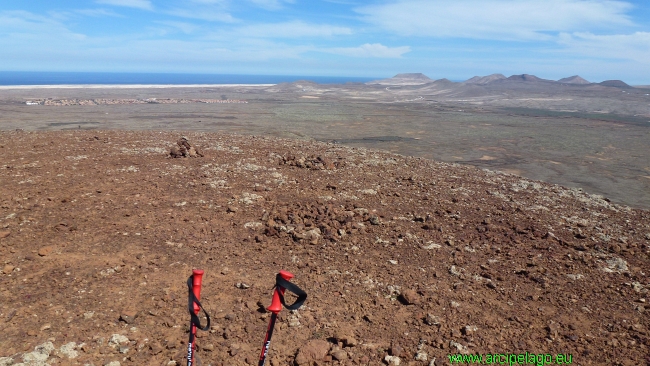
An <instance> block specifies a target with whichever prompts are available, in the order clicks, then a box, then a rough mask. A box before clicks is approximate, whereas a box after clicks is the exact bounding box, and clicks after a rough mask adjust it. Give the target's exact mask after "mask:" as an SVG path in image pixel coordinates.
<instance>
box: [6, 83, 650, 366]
mask: <svg viewBox="0 0 650 366" xmlns="http://www.w3.org/2000/svg"><path fill="white" fill-rule="evenodd" d="M490 80H491V81H490ZM570 80H572V81H573V82H574V83H566V82H565V83H558V82H550V81H544V80H539V79H536V78H533V77H531V76H526V75H524V76H518V77H514V78H509V79H506V78H505V77H503V78H499V77H496V78H495V77H488V78H487V79H484V78H478V80H474V81H473V82H471V83H463V84H460V83H451V82H449V81H445V80H439V81H435V82H434V81H430V80H428V79H425V78H424V77H422V76H419V75H407V76H406V77H404V76H403V77H397V78H393V79H392V80H384V81H381V82H377V83H373V84H368V85H354V84H350V85H338V86H335V85H316V84H313V83H309V82H296V83H292V84H283V85H273V86H228V87H226V86H199V87H186V88H180V87H169V88H152V87H149V88H145V87H140V88H133V87H130V88H127V87H120V88H118V87H115V88H95V87H88V86H87V87H83V88H81V87H79V88H31V89H30V88H26V89H20V88H13V89H11V88H6V89H4V90H2V91H0V95H1V98H0V100H1V101H0V110H1V111H0V126H1V130H2V131H0V152H2V154H1V155H0V156H1V158H0V258H2V261H1V263H0V270H1V273H0V365H16V364H17V365H39V366H45V365H76V364H83V365H109V366H119V365H142V364H146V365H166V366H173V365H180V364H184V363H186V362H185V361H184V357H185V356H186V353H187V351H186V350H187V324H188V321H189V317H188V313H187V287H186V285H185V281H186V279H187V277H188V276H189V275H190V273H191V270H192V268H201V269H204V270H205V277H204V284H203V290H202V298H201V301H202V302H203V304H204V306H205V308H206V309H207V310H208V312H209V313H210V314H212V316H213V324H212V328H211V330H210V331H209V332H200V333H199V337H198V341H197V342H198V349H197V355H198V356H199V357H200V359H201V360H202V361H203V363H202V364H203V365H220V366H240V365H242V366H243V365H256V364H257V357H258V355H259V350H260V347H261V343H262V340H263V336H264V332H265V330H266V325H267V322H268V317H269V313H268V312H267V311H265V310H264V307H265V306H268V305H269V302H270V295H271V293H272V286H273V279H274V276H275V274H276V273H277V271H278V270H280V269H286V270H289V271H290V272H292V273H294V274H295V275H296V277H295V279H294V282H295V283H296V284H298V285H299V286H300V287H301V288H303V289H305V290H306V291H307V293H308V294H309V297H308V299H307V301H306V302H305V305H304V306H303V307H302V308H301V309H300V310H298V311H293V312H289V311H283V312H281V313H280V317H279V320H278V325H277V326H276V333H275V335H274V339H273V342H272V344H271V350H270V352H269V358H270V362H269V363H268V364H269V365H270V366H286V365H297V366H314V365H322V366H329V365H332V366H343V365H345V366H353V365H355V366H356V365H363V366H370V365H373V366H374V365H380V364H387V365H407V366H441V365H447V364H452V358H453V357H456V356H457V357H463V356H468V355H470V354H471V355H475V354H483V355H487V354H503V355H505V354H513V355H515V356H516V357H518V355H523V354H525V353H529V354H534V355H535V357H538V356H539V357H542V358H544V360H541V359H537V361H538V362H537V364H540V362H539V361H544V362H545V361H546V355H547V354H548V357H553V358H554V359H555V357H556V356H558V357H559V355H562V358H563V359H564V360H567V361H568V359H567V358H570V359H571V362H572V364H574V365H603V366H604V365H607V366H609V365H616V366H632V365H643V364H646V363H647V362H648V361H649V360H650V359H649V355H650V318H648V316H647V315H648V311H647V310H646V308H647V306H648V305H647V301H648V293H649V290H650V281H649V280H648V276H647V274H648V273H649V272H650V267H649V266H648V260H649V258H650V211H648V210H647V209H640V208H643V207H645V208H647V207H648V205H649V203H648V191H649V190H648V180H649V179H648V178H647V176H648V175H649V172H648V169H649V168H648V159H647V156H648V149H649V146H650V144H649V141H648V139H649V134H648V125H649V124H648V122H647V121H648V119H649V118H650V115H649V113H648V101H647V99H648V98H649V96H648V95H646V94H649V93H648V91H646V90H643V89H635V88H631V87H627V86H625V85H621V83H619V82H608V83H605V85H603V84H575V82H576V81H578V82H580V79H576V78H573V79H570ZM612 85H613V86H612ZM183 135H184V136H186V137H187V139H188V140H189V141H190V142H191V144H192V145H193V146H195V147H198V148H199V149H200V151H201V152H202V154H197V156H196V157H191V158H178V159H174V158H171V157H170V156H169V155H170V154H169V152H170V148H172V147H173V146H175V145H176V144H177V141H179V139H180V138H181V136H183ZM316 140H320V141H316ZM180 141H181V144H180V145H183V143H185V142H186V141H184V140H180ZM180 145H179V148H180ZM346 145H349V146H346ZM361 147H365V148H361ZM366 148H374V149H377V150H369V149H366ZM379 149H384V150H388V151H392V152H398V153H401V154H403V155H414V156H415V157H414V156H403V155H398V154H393V153H391V152H385V151H380V150H379ZM176 151H179V150H176ZM189 151H196V150H192V149H190V150H189ZM422 157H428V158H432V159H433V160H430V159H423V158H422ZM434 160H438V161H434ZM440 161H442V162H440ZM456 163H461V164H456ZM463 164H467V165H463ZM471 165H475V166H477V167H478V168H476V167H473V166H471ZM485 168H488V169H485ZM495 170H502V171H504V172H506V173H501V172H497V171H495ZM508 173H516V174H519V175H521V176H518V175H515V174H508ZM526 177H530V178H534V179H539V180H546V181H548V182H551V183H561V185H557V184H549V183H546V182H542V181H539V180H537V181H535V180H530V179H527V178H526ZM566 186H572V187H583V189H584V191H585V192H581V190H580V189H578V188H567V187H566ZM594 193H599V194H602V195H597V194H594ZM619 203H623V204H626V205H631V206H633V207H632V208H630V207H629V206H626V205H622V204H619ZM504 357H505V356H504ZM558 359H559V358H558ZM558 359H556V360H558ZM542 363H543V362H542ZM547 364H549V363H547Z"/></svg>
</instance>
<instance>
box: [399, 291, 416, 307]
mask: <svg viewBox="0 0 650 366" xmlns="http://www.w3.org/2000/svg"><path fill="white" fill-rule="evenodd" d="M399 299H400V301H401V302H402V303H404V305H417V304H418V303H419V302H420V298H419V295H418V293H417V292H415V291H414V290H411V289H408V290H404V292H402V293H401V294H400V298H399Z"/></svg>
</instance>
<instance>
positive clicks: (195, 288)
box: [192, 269, 204, 315]
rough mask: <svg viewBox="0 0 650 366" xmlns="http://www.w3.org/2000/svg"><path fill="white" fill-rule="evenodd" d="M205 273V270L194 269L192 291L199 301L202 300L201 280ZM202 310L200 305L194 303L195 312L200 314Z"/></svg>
mask: <svg viewBox="0 0 650 366" xmlns="http://www.w3.org/2000/svg"><path fill="white" fill-rule="evenodd" d="M203 273H204V271H203V270H202V269H193V270H192V292H193V293H194V296H196V299H197V300H199V301H201V281H202V280H203ZM200 310H201V309H200V308H199V306H198V305H197V304H196V303H194V314H197V315H198V314H199V311H200Z"/></svg>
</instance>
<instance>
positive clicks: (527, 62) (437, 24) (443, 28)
mask: <svg viewBox="0 0 650 366" xmlns="http://www.w3.org/2000/svg"><path fill="white" fill-rule="evenodd" d="M0 71H84V72H151V73H157V72H165V73H201V74H203V73H209V74H257V75H311V76H350V77H377V78H383V77H390V76H393V75H395V74H397V73H407V72H421V73H424V74H425V75H427V76H429V77H430V78H433V79H439V78H448V79H451V80H457V81H459V80H466V79H468V78H470V77H472V76H476V75H479V76H484V75H489V74H493V73H501V74H504V75H506V76H510V75H514V74H524V73H526V74H533V75H536V76H538V77H542V78H545V79H553V80H557V79H559V78H563V77H568V76H572V75H580V76H582V77H583V78H586V79H587V80H589V81H593V82H600V81H603V80H610V79H620V80H623V81H625V82H627V83H629V84H635V85H639V84H650V2H649V1H647V0H627V1H623V0H620V1H619V0H543V1H542V0H451V1H447V0H429V1H424V0H370V1H355V0H309V1H306V0H94V1H93V0H90V1H81V0H79V1H74V0H57V1H52V0H29V1H2V2H0Z"/></svg>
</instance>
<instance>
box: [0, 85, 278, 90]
mask: <svg viewBox="0 0 650 366" xmlns="http://www.w3.org/2000/svg"><path fill="white" fill-rule="evenodd" d="M274 85H277V84H61V85H0V90H10V89H168V88H228V87H247V86H250V87H269V86H274Z"/></svg>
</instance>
